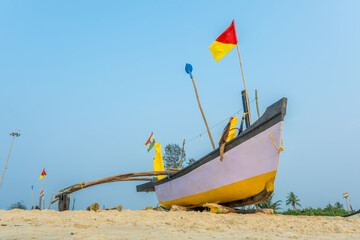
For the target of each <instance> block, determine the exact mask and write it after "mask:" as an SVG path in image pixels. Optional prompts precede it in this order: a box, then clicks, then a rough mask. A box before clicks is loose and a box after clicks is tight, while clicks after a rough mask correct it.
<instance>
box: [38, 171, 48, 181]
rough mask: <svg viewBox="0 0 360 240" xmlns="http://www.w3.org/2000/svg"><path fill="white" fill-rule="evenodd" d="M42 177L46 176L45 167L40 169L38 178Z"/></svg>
mask: <svg viewBox="0 0 360 240" xmlns="http://www.w3.org/2000/svg"><path fill="white" fill-rule="evenodd" d="M43 177H46V172H45V168H44V169H43V170H42V173H41V175H40V178H39V180H40V179H42V178H43Z"/></svg>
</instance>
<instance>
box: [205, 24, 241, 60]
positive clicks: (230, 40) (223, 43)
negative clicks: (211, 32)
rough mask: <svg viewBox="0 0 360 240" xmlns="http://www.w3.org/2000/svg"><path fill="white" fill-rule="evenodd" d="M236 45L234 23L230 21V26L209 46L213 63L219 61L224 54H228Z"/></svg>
mask: <svg viewBox="0 0 360 240" xmlns="http://www.w3.org/2000/svg"><path fill="white" fill-rule="evenodd" d="M237 43H238V40H237V36H236V29H235V22H234V20H233V21H232V23H231V25H230V26H229V27H228V28H227V29H226V30H225V32H223V33H222V34H221V35H220V36H219V37H218V38H217V39H216V40H215V42H214V43H213V44H211V46H210V47H209V48H210V51H211V54H212V55H213V57H214V58H215V61H216V62H217V61H219V60H220V59H221V58H223V57H224V56H225V55H226V54H228V53H229V52H230V51H231V50H232V49H233V48H234V47H235V46H236V44H237Z"/></svg>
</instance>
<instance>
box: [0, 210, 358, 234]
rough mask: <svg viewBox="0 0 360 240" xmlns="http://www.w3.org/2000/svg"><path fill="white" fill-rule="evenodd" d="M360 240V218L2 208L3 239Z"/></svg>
mask: <svg viewBox="0 0 360 240" xmlns="http://www.w3.org/2000/svg"><path fill="white" fill-rule="evenodd" d="M329 238H331V239H360V218H341V217H307V216H284V215H265V214H245V215H244V214H214V213H208V212H202V213H201V212H158V211H153V210H151V211H144V210H139V211H132V210H123V211H122V212H118V211H115V210H112V211H105V210H102V211H98V212H93V211H66V212H58V211H53V210H43V211H37V210H32V211H24V210H18V209H15V210H11V211H5V210H1V211H0V239H124V240H125V239H329Z"/></svg>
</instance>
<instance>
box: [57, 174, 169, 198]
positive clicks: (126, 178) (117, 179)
mask: <svg viewBox="0 0 360 240" xmlns="http://www.w3.org/2000/svg"><path fill="white" fill-rule="evenodd" d="M173 172H175V171H172V170H170V171H152V172H139V173H124V174H119V175H115V176H112V177H106V178H102V179H99V180H96V181H92V182H87V183H85V182H82V183H78V184H74V185H71V186H70V187H66V188H64V189H61V190H60V191H59V193H58V194H56V195H55V199H54V200H53V201H52V202H51V204H53V203H55V202H56V201H58V200H59V197H60V196H61V194H63V193H67V194H70V193H73V192H76V191H79V190H81V189H84V188H88V187H92V186H95V185H99V184H103V183H110V182H120V181H155V180H156V179H153V178H139V177H145V176H158V175H169V174H171V173H173Z"/></svg>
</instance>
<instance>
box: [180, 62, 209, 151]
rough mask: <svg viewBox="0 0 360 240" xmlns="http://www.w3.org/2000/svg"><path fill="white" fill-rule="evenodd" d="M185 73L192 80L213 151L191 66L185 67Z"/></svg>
mask: <svg viewBox="0 0 360 240" xmlns="http://www.w3.org/2000/svg"><path fill="white" fill-rule="evenodd" d="M185 71H186V73H188V74H189V75H190V78H191V80H192V83H193V85H194V90H195V94H196V98H197V102H198V104H199V108H200V111H201V115H202V116H203V119H204V122H205V125H206V129H207V132H208V134H209V138H210V141H211V145H212V147H213V149H214V150H215V144H214V141H213V139H212V136H211V132H210V129H209V126H208V124H207V121H206V118H205V115H204V112H203V110H202V107H201V103H200V99H199V95H198V92H197V89H196V85H195V81H194V77H193V75H192V66H191V64H188V63H187V64H186V66H185Z"/></svg>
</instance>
